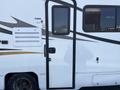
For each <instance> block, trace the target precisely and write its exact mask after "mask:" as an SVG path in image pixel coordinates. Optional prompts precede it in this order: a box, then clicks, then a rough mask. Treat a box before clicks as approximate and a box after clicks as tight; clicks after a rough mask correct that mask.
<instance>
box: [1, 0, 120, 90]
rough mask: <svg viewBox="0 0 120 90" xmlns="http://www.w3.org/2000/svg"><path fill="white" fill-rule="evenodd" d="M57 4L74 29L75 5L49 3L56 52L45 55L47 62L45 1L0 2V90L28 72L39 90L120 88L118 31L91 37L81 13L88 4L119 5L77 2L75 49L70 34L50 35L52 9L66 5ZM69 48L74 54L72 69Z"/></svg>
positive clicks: (107, 0)
mask: <svg viewBox="0 0 120 90" xmlns="http://www.w3.org/2000/svg"><path fill="white" fill-rule="evenodd" d="M59 1H62V2H63V3H65V5H68V6H69V7H70V16H71V17H70V19H71V20H70V30H71V29H72V28H73V25H74V23H73V21H74V20H73V19H74V18H73V16H74V13H73V10H74V4H73V2H72V1H71V0H50V1H49V4H48V19H49V24H48V28H49V32H50V33H51V34H49V40H48V42H49V47H55V51H56V52H55V53H54V54H49V58H50V61H47V59H46V56H45V45H46V15H45V14H46V13H45V3H46V0H10V1H9V0H1V3H0V4H1V5H0V11H1V13H0V90H3V89H4V88H5V77H6V75H8V74H10V73H14V74H15V73H27V72H32V73H34V74H36V75H37V77H38V84H39V89H42V90H46V89H50V88H52V89H75V90H76V89H80V88H82V87H93V86H110V85H120V61H119V60H120V55H119V53H120V46H119V45H120V43H119V42H120V40H119V39H120V32H117V33H112V32H107V33H106V32H101V33H98V32H96V33H95V32H93V33H92V32H91V33H89V32H85V31H84V30H83V8H84V7H85V6H86V5H109V6H119V4H120V1H119V0H101V1H100V0H99V1H96V0H76V3H77V22H76V40H75V41H76V46H75V47H76V48H75V47H73V33H72V32H73V31H71V32H70V33H69V34H68V35H53V34H52V20H53V19H52V7H53V6H54V5H61V6H64V5H63V4H62V3H61V2H59ZM66 3H67V4H66ZM91 36H92V37H91ZM96 37H97V39H96ZM103 38H104V40H103ZM111 40H112V41H111ZM73 48H74V49H75V50H76V53H75V58H76V59H75V65H74V66H75V68H73V67H74V66H73ZM46 63H47V64H46ZM48 64H49V65H48ZM46 65H48V66H49V67H47V66H46ZM48 69H49V70H48ZM74 69H75V71H74V72H75V73H74V72H73V70H74ZM47 71H49V72H47ZM48 74H49V75H48ZM48 77H49V78H48ZM48 79H49V80H48ZM47 84H49V85H47ZM73 84H75V86H74V85H73Z"/></svg>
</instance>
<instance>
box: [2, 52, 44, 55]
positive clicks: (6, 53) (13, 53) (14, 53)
mask: <svg viewBox="0 0 120 90" xmlns="http://www.w3.org/2000/svg"><path fill="white" fill-rule="evenodd" d="M18 54H44V53H43V52H0V55H18Z"/></svg>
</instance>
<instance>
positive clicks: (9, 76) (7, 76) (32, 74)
mask: <svg viewBox="0 0 120 90" xmlns="http://www.w3.org/2000/svg"><path fill="white" fill-rule="evenodd" d="M15 74H29V75H31V76H33V77H34V78H35V80H36V82H37V88H38V90H39V82H38V76H37V74H35V73H33V72H24V73H8V74H6V76H5V79H4V80H5V81H4V82H5V84H4V85H5V90H6V84H7V81H8V80H9V79H10V78H11V77H12V76H13V75H15Z"/></svg>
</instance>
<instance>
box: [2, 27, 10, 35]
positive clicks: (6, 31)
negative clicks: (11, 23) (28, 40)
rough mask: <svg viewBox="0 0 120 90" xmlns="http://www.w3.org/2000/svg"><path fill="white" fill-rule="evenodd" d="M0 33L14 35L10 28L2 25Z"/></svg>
mask: <svg viewBox="0 0 120 90" xmlns="http://www.w3.org/2000/svg"><path fill="white" fill-rule="evenodd" d="M0 33H5V34H10V35H12V31H9V30H7V29H4V28H1V27H0Z"/></svg>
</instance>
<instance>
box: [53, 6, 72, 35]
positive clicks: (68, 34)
mask: <svg viewBox="0 0 120 90" xmlns="http://www.w3.org/2000/svg"><path fill="white" fill-rule="evenodd" d="M54 8H67V9H68V21H67V22H68V30H67V31H68V32H67V33H61V34H60V33H55V32H54V31H55V30H54V26H55V25H54ZM70 21H71V20H70V7H68V6H62V5H54V6H52V34H54V35H69V34H70Z"/></svg>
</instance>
